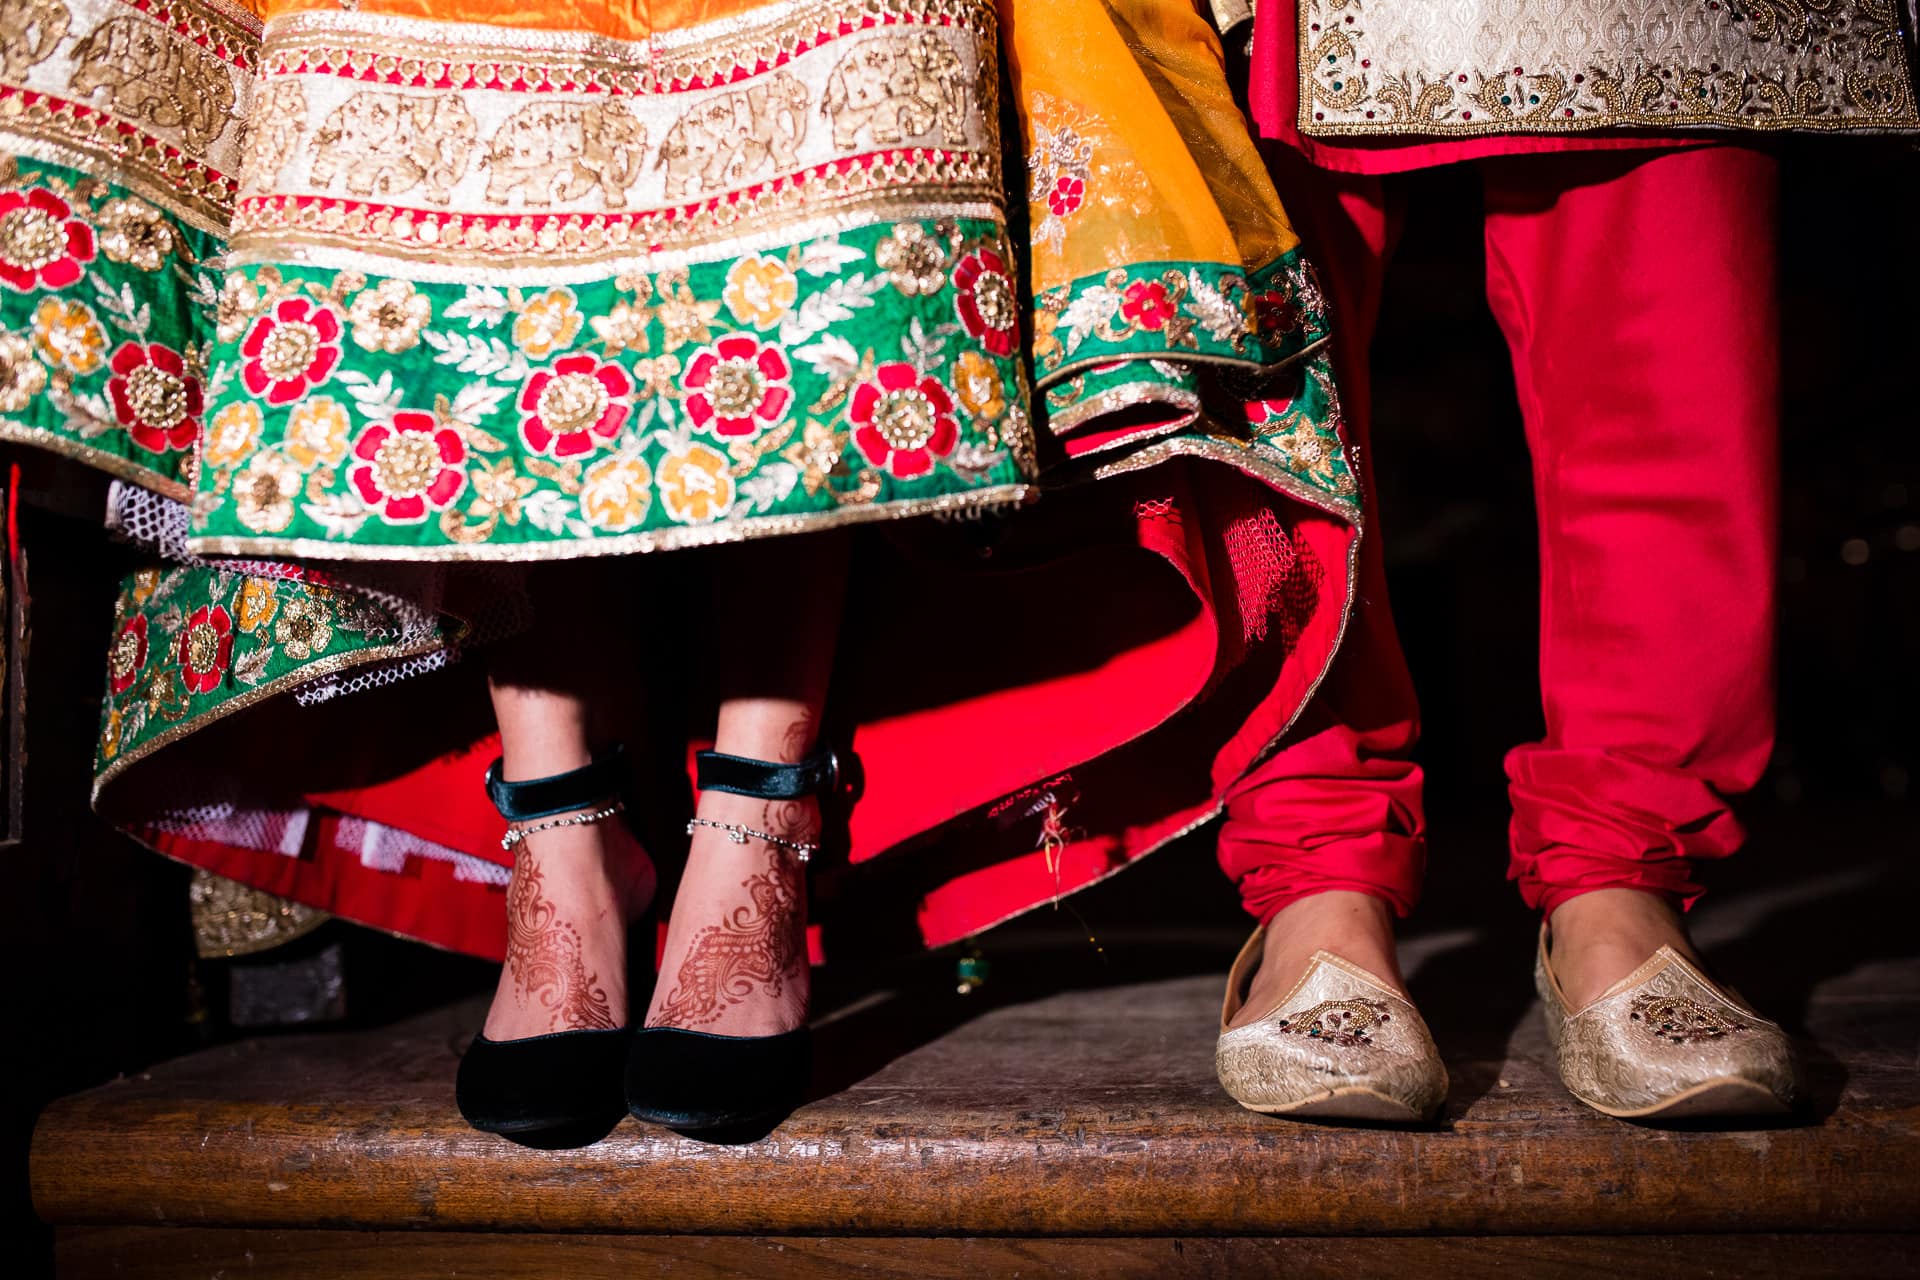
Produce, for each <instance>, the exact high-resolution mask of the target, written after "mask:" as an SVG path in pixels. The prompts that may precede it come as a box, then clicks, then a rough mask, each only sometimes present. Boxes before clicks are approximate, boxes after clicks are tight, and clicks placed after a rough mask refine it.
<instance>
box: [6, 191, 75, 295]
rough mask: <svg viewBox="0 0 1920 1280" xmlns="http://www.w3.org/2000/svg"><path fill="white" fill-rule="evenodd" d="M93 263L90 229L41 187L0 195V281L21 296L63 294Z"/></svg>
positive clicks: (59, 200) (62, 201) (69, 206)
mask: <svg viewBox="0 0 1920 1280" xmlns="http://www.w3.org/2000/svg"><path fill="white" fill-rule="evenodd" d="M92 261H93V228H92V227H90V226H88V225H87V224H86V223H84V222H81V221H80V220H79V219H77V218H75V217H74V216H73V206H72V205H70V204H68V203H67V202H66V201H65V200H62V199H61V198H60V197H59V196H57V195H55V194H54V193H53V192H51V191H49V190H47V189H46V188H45V187H35V188H33V190H31V191H24V192H22V191H0V280H4V281H6V282H7V283H8V284H10V285H12V286H13V287H14V288H15V289H18V290H19V291H20V292H21V293H31V292H33V291H34V289H36V288H43V289H62V288H65V287H66V286H67V285H70V284H72V283H73V282H74V281H75V280H78V279H79V278H80V272H81V265H80V264H81V263H83V262H92Z"/></svg>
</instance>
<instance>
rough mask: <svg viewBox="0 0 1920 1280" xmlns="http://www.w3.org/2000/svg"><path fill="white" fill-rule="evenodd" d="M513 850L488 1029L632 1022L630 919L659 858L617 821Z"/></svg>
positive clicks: (518, 1035)
mask: <svg viewBox="0 0 1920 1280" xmlns="http://www.w3.org/2000/svg"><path fill="white" fill-rule="evenodd" d="M514 855H515V856H514V862H513V878H512V880H510V881H509V882H508V884H507V962H506V966H505V967H504V968H503V969H502V970H501V971H500V985H499V986H498V987H496V988H495V989H494V993H493V1004H492V1006H491V1007H490V1008H489V1009H488V1010H487V1023H486V1027H485V1028H484V1030H483V1031H482V1034H483V1035H485V1036H486V1037H487V1039H489V1040H518V1039H522V1038H524V1037H527V1036H537V1035H545V1034H547V1033H548V1032H553V1031H593V1030H609V1029H612V1028H615V1027H623V1026H625V1025H626V1024H627V922H628V921H629V920H631V919H632V918H633V917H634V916H636V915H638V914H639V913H641V912H643V911H645V910H646V908H647V903H648V902H649V901H650V900H651V898H652V897H653V864H652V863H651V862H649V861H648V859H647V855H646V854H645V853H644V852H643V851H642V850H641V848H640V845H639V843H638V842H637V841H635V840H634V838H633V837H632V836H631V835H630V834H629V833H628V832H627V830H626V828H625V827H624V826H623V825H621V822H620V820H619V819H618V818H615V819H613V820H611V821H606V822H598V823H594V824H592V825H590V826H577V827H555V828H553V829H552V830H548V831H542V832H539V833H538V834H536V835H531V836H528V837H527V838H526V839H525V840H523V841H521V842H520V844H519V846H518V847H517V848H516V849H515V850H514Z"/></svg>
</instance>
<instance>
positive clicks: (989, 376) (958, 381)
mask: <svg viewBox="0 0 1920 1280" xmlns="http://www.w3.org/2000/svg"><path fill="white" fill-rule="evenodd" d="M953 390H954V392H955V394H957V395H958V396H959V397H960V403H961V405H962V406H963V407H964V408H965V409H966V411H967V412H968V413H971V414H973V415H974V416H976V417H980V418H985V419H987V420H988V421H990V422H992V421H997V420H998V419H999V417H1000V415H1001V414H1003V413H1005V412H1006V411H1007V399H1006V396H1005V395H1004V394H1002V391H1001V383H1000V370H999V369H997V368H995V367H994V364H993V361H991V360H989V359H987V358H986V357H985V356H983V355H981V354H980V353H979V352H978V351H971V350H969V351H963V352H961V353H960V358H959V359H958V360H956V361H954V365H953Z"/></svg>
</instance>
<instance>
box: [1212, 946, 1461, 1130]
mask: <svg viewBox="0 0 1920 1280" xmlns="http://www.w3.org/2000/svg"><path fill="white" fill-rule="evenodd" d="M1264 937H1265V930H1264V929H1262V930H1258V931H1256V932H1255V933H1254V935H1253V937H1252V938H1250V939H1249V940H1248V942H1247V945H1246V946H1245V947H1244V948H1242V949H1241V952H1240V957H1239V959H1237V960H1236V961H1235V962H1234V966H1233V971H1232V972H1231V973H1230V974H1229V975H1228V978H1227V997H1226V1002H1225V1004H1224V1005H1223V1006H1222V1009H1221V1014H1220V1040H1219V1043H1218V1045H1217V1046H1216V1048H1215V1050H1214V1066H1215V1069H1216V1070H1217V1071H1218V1073H1219V1076H1220V1084H1221V1086H1222V1087H1224V1088H1225V1089H1226V1091H1227V1093H1228V1094H1229V1095H1230V1096H1231V1097H1232V1098H1233V1100H1234V1101H1235V1102H1238V1103H1239V1104H1240V1105H1241V1106H1243V1107H1245V1108H1247V1109H1248V1110H1249V1111H1257V1112H1260V1113H1261V1114H1263V1115H1272V1116H1284V1117H1286V1118H1288V1119H1291V1120H1322V1121H1334V1122H1348V1121H1359V1122H1365V1123H1373V1124H1421V1123H1424V1122H1426V1121H1428V1120H1430V1119H1432V1118H1433V1116H1434V1115H1435V1114H1436V1113H1437V1112H1438V1111H1439V1110H1440V1105H1441V1103H1442V1102H1443V1101H1444V1100H1445V1098H1446V1096H1447V1069H1446V1067H1445V1065H1443V1064H1442V1063H1441V1061H1440V1053H1439V1050H1438V1049H1437V1048H1436V1047H1435V1046H1434V1043H1433V1036H1432V1035H1431V1033H1429V1032H1428V1030H1427V1024H1426V1021H1425V1019H1423V1018H1422V1017H1421V1016H1420V1011H1419V1010H1418V1009H1416V1008H1414V1006H1413V1003H1412V1002H1411V1001H1409V1000H1408V999H1407V998H1406V997H1405V996H1403V995H1401V994H1400V993H1399V992H1398V991H1396V990H1394V989H1393V987H1391V986H1390V985H1388V984H1387V983H1386V982H1385V981H1383V980H1382V979H1380V978H1378V977H1376V976H1375V975H1373V974H1371V973H1369V972H1367V971H1366V970H1365V969H1363V968H1361V967H1360V966H1359V965H1356V964H1353V963H1351V962H1350V961H1347V960H1343V959H1341V958H1340V957H1339V956H1336V955H1333V954H1332V953H1330V952H1327V951H1318V952H1315V953H1314V956H1313V959H1312V960H1311V961H1310V962H1309V963H1308V965H1307V971H1306V973H1305V974H1304V975H1303V976H1302V977H1301V979H1300V981H1299V982H1298V983H1297V984H1295V986H1294V988H1293V990H1292V991H1290V992H1289V993H1288V994H1287V995H1286V997H1285V998H1284V999H1282V1000H1281V1001H1280V1002H1279V1003H1278V1004H1276V1005H1275V1006H1274V1007H1273V1008H1272V1009H1271V1010H1269V1011H1268V1012H1267V1013H1266V1014H1264V1015H1263V1016H1262V1017H1260V1018H1258V1019H1257V1020H1255V1021H1253V1022H1249V1023H1247V1024H1246V1025H1245V1026H1240V1027H1230V1026H1229V1025H1228V1024H1229V1023H1230V1022H1231V1020H1232V1019H1233V1016H1234V1015H1235V1014H1236V1013H1237V1012H1239V1010H1240V1008H1241V1006H1242V1004H1243V1003H1244V1002H1245V999H1246V991H1247V984H1248V982H1249V981H1250V980H1251V979H1252V976H1253V971H1254V970H1255V969H1256V968H1257V967H1258V965H1259V960H1260V954H1261V945H1262V941H1263V939H1264Z"/></svg>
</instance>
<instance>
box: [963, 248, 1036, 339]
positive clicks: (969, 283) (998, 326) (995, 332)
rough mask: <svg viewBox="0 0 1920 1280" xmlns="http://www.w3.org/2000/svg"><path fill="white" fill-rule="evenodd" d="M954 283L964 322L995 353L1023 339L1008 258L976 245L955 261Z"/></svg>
mask: <svg viewBox="0 0 1920 1280" xmlns="http://www.w3.org/2000/svg"><path fill="white" fill-rule="evenodd" d="M953 287H954V288H955V289H957V290H959V297H957V298H955V299H954V303H953V306H954V310H956V311H958V312H959V313H960V326H961V327H962V328H963V329H965V330H966V331H967V333H968V335H969V336H971V337H974V338H978V339H979V340H980V345H981V346H983V347H985V348H986V349H987V350H988V351H989V352H991V353H992V354H994V355H996V356H1004V355H1007V354H1009V353H1011V352H1012V350H1013V344H1014V343H1015V342H1017V341H1019V339H1020V304H1019V301H1018V298H1017V295H1016V294H1015V293H1014V288H1013V275H1012V273H1011V272H1009V271H1008V270H1007V263H1006V260H1005V259H1004V258H1002V257H1001V256H1000V255H999V254H998V253H995V252H994V251H993V250H992V249H975V250H974V251H973V252H972V253H969V254H967V255H966V256H965V257H963V258H961V259H960V261H959V262H957V263H955V264H954V267H953Z"/></svg>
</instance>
